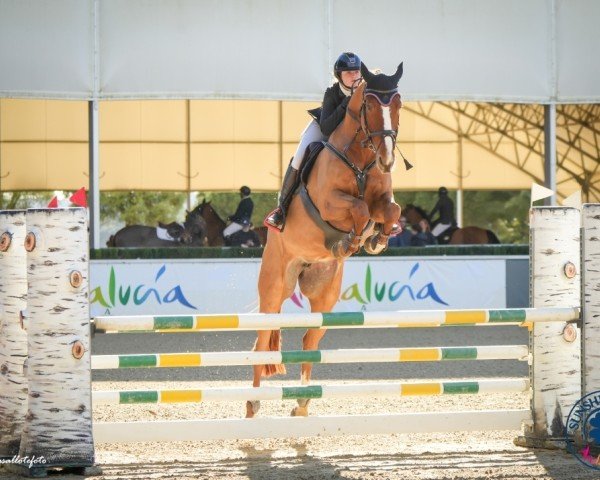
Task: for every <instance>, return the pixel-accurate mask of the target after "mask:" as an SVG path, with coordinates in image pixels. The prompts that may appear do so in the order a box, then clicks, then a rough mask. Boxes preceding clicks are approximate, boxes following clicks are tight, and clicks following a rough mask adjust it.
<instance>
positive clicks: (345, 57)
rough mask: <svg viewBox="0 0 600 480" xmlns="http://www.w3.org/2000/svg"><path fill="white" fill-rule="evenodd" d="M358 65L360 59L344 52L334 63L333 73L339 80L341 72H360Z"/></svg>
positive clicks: (353, 54)
mask: <svg viewBox="0 0 600 480" xmlns="http://www.w3.org/2000/svg"><path fill="white" fill-rule="evenodd" d="M360 64H361V61H360V58H358V55H356V54H355V53H352V52H344V53H342V54H341V55H340V56H339V57H338V59H337V60H336V61H335V63H334V65H333V73H334V74H335V76H336V78H337V79H338V80H339V79H340V74H341V73H342V72H349V71H352V70H360Z"/></svg>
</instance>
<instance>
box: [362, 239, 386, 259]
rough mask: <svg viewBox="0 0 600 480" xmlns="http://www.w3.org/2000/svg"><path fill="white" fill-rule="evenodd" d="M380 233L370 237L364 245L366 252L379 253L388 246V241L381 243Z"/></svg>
mask: <svg viewBox="0 0 600 480" xmlns="http://www.w3.org/2000/svg"><path fill="white" fill-rule="evenodd" d="M379 238H380V236H379V235H373V236H372V237H369V238H368V239H367V241H366V242H365V244H364V245H363V247H364V249H365V252H367V253H368V254H370V255H378V254H380V253H381V252H383V251H384V250H385V249H386V247H387V242H384V243H379Z"/></svg>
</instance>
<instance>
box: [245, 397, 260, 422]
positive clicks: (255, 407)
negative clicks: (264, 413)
mask: <svg viewBox="0 0 600 480" xmlns="http://www.w3.org/2000/svg"><path fill="white" fill-rule="evenodd" d="M259 410H260V401H258V400H255V401H253V402H251V401H249V400H248V401H247V402H246V418H254V415H256V414H257V413H258V411H259Z"/></svg>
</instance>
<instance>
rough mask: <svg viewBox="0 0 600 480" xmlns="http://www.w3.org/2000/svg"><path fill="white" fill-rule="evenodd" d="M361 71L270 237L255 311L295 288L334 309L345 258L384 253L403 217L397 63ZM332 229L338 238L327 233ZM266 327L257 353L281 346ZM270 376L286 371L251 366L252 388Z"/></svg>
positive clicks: (273, 307) (305, 372) (253, 405)
mask: <svg viewBox="0 0 600 480" xmlns="http://www.w3.org/2000/svg"><path fill="white" fill-rule="evenodd" d="M361 70H362V74H363V79H364V82H363V83H362V84H361V85H360V86H359V87H358V88H357V89H356V90H355V91H354V93H353V95H352V97H351V98H350V102H349V104H348V108H347V110H346V115H345V118H344V120H343V121H342V123H341V124H340V125H339V126H338V127H337V129H336V130H335V131H334V132H333V134H332V135H331V137H330V138H329V142H328V146H327V147H326V148H324V149H323V150H322V151H321V152H320V153H319V154H318V157H317V158H316V161H315V163H314V167H313V168H312V171H311V172H310V174H309V175H308V180H307V182H306V186H305V187H304V186H301V187H300V194H298V195H296V196H295V197H294V198H293V199H292V201H291V203H290V206H289V209H288V212H287V217H286V224H285V228H284V230H283V231H282V232H274V231H272V230H271V231H269V233H268V237H267V245H266V247H265V251H264V253H263V258H262V263H261V269H260V274H259V280H258V292H259V296H260V312H263V313H278V312H280V311H281V305H282V303H283V302H284V301H285V300H286V299H287V298H288V297H290V296H291V295H292V293H293V292H294V289H295V287H296V283H299V285H300V290H301V291H302V293H303V294H304V296H305V297H307V298H308V299H309V300H310V308H311V311H312V312H329V311H331V309H332V308H333V306H334V305H335V304H336V302H337V301H338V299H339V295H340V289H341V282H342V273H343V265H344V260H345V259H346V258H347V257H349V256H350V255H352V254H353V253H355V252H356V251H358V249H359V248H360V247H361V246H364V247H365V249H366V250H367V252H369V253H372V254H376V253H379V252H381V251H383V250H384V249H385V247H386V246H387V241H388V238H389V234H390V233H391V231H392V228H393V226H394V223H395V222H396V221H398V219H399V217H400V207H399V206H398V205H397V204H396V203H395V202H394V197H393V193H392V180H391V175H390V172H391V170H392V167H393V165H394V161H395V158H394V148H395V146H396V135H397V130H398V121H399V111H400V107H401V101H400V95H399V94H398V91H397V88H398V81H399V79H400V77H401V76H402V64H400V65H399V66H398V69H397V71H396V73H395V74H394V75H392V76H387V75H383V74H379V75H374V74H372V73H370V72H369V71H368V70H367V69H366V67H365V66H364V65H362V67H361ZM311 205H312V207H311ZM311 211H313V212H314V211H316V215H315V216H311V213H310V212H311ZM323 222H328V224H324V225H323V228H324V229H325V230H327V231H328V234H326V233H325V231H324V230H323V229H322V228H321V226H320V225H319V223H323ZM327 225H329V226H327ZM376 225H377V226H378V227H377V228H376V227H375V226H376ZM332 232H333V235H334V236H335V237H336V238H332V237H331V236H330V235H329V234H331V233H332ZM264 327H265V330H262V331H259V332H257V333H258V338H257V340H256V343H255V345H254V350H257V351H266V350H279V349H281V335H280V332H279V330H273V331H269V330H268V327H269V326H268V325H265V326H264ZM324 334H325V329H309V330H307V332H306V334H305V335H304V338H303V344H302V347H303V349H304V350H316V349H318V346H319V341H320V340H321V338H322V337H323V335H324ZM311 369H312V365H311V364H310V363H304V364H302V367H301V381H302V384H303V385H306V384H308V383H309V381H310V376H311ZM275 373H285V367H284V366H283V365H257V366H255V367H254V380H253V386H255V387H258V386H260V380H261V376H270V375H273V374H275ZM298 405H299V406H298V407H296V408H295V409H294V410H293V411H292V415H304V416H305V415H308V400H305V399H299V400H298ZM258 408H259V402H247V403H246V417H253V416H254V415H255V414H256V412H257V411H258Z"/></svg>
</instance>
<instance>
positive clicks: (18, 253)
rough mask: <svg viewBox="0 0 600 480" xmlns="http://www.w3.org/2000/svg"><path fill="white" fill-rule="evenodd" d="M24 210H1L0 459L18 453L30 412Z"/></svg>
mask: <svg viewBox="0 0 600 480" xmlns="http://www.w3.org/2000/svg"><path fill="white" fill-rule="evenodd" d="M24 240H25V211H24V210H11V211H0V458H12V457H13V456H14V455H16V454H18V453H19V444H20V443H21V431H22V429H23V423H24V422H25V414H26V413H27V378H26V376H25V374H24V372H23V363H24V362H25V359H26V358H27V332H26V331H25V330H24V329H23V328H22V325H21V321H20V313H21V311H23V310H25V308H26V305H27V265H26V259H27V255H26V253H25V248H24V247H23V242H24Z"/></svg>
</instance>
